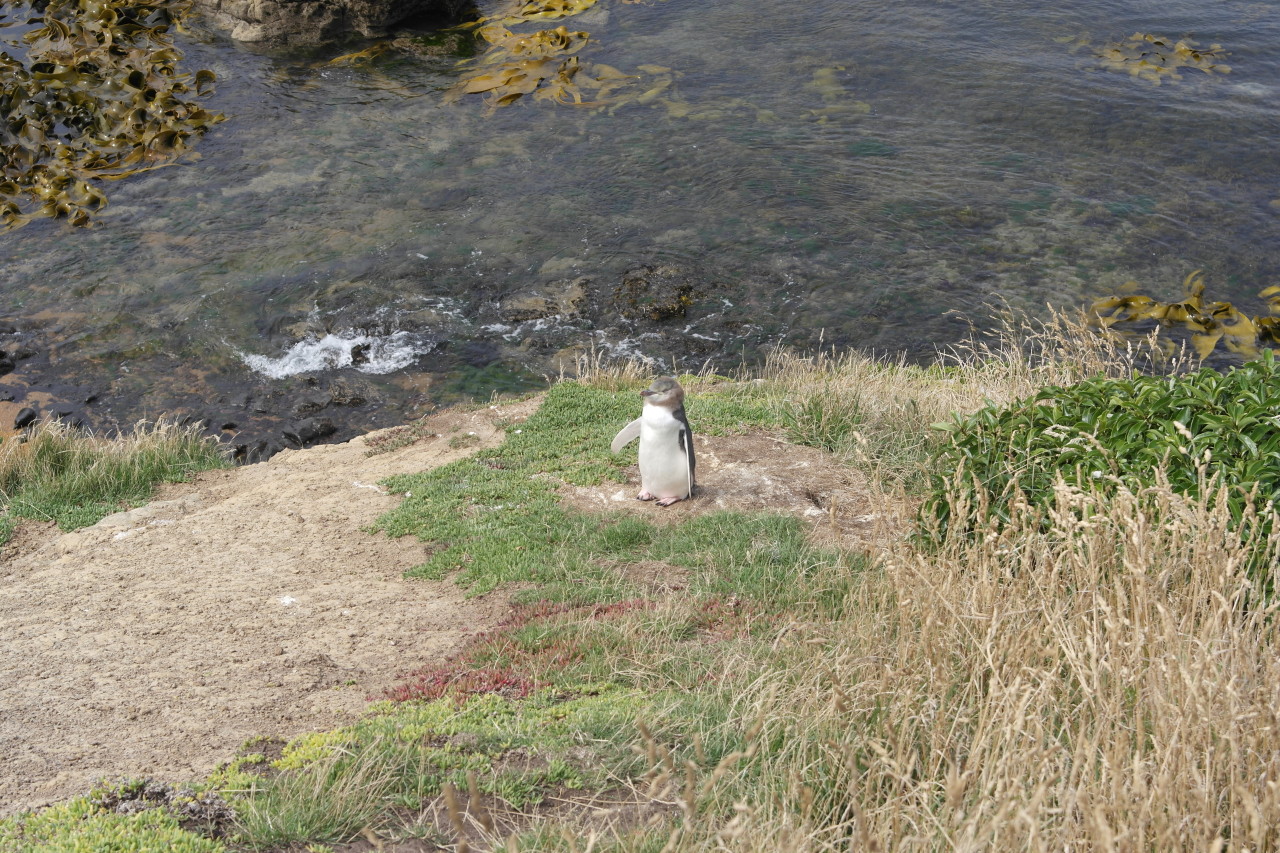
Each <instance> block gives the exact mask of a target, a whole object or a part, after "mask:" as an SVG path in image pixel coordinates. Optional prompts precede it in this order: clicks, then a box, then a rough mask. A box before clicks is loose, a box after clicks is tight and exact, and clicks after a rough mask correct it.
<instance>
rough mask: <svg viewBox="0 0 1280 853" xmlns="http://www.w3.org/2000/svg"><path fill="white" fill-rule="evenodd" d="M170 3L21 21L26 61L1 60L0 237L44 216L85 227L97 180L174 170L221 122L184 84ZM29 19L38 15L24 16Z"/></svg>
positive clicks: (130, 1)
mask: <svg viewBox="0 0 1280 853" xmlns="http://www.w3.org/2000/svg"><path fill="white" fill-rule="evenodd" d="M186 8H187V7H186V5H185V4H184V3H181V2H168V0H51V2H49V3H47V4H45V5H42V6H41V7H40V8H39V9H38V16H37V17H32V18H31V19H30V21H31V22H33V23H38V24H39V25H40V26H38V27H36V28H35V29H32V30H31V31H29V32H27V33H26V34H25V35H24V36H23V41H24V42H25V47H24V49H23V52H25V59H19V58H15V57H14V56H12V55H10V54H9V53H7V52H2V51H0V227H3V228H6V229H9V228H15V227H18V226H20V225H23V224H25V223H26V222H28V221H30V220H31V219H33V218H36V217H41V216H52V217H63V218H66V219H67V220H68V221H69V222H70V223H71V224H73V225H79V226H83V225H88V224H90V222H91V221H92V216H93V214H94V213H96V212H97V211H99V210H101V209H102V208H103V207H105V206H106V204H107V198H106V195H105V193H104V192H103V191H102V189H101V188H100V187H99V185H98V184H99V182H100V181H102V180H118V179H120V178H125V177H129V176H131V175H136V174H138V173H141V172H146V171H150V170H152V169H156V168H159V167H161V166H166V165H171V164H173V162H174V161H175V160H176V159H177V158H178V157H179V156H180V155H182V154H183V153H184V152H185V151H187V150H188V148H189V147H190V145H191V143H192V141H193V140H194V139H195V138H197V137H199V136H200V135H202V134H203V133H204V132H205V131H206V130H207V129H208V128H209V127H210V126H212V125H213V124H215V123H217V122H219V121H221V120H222V118H223V116H222V115H220V114H218V113H214V112H210V111H208V110H206V109H204V108H203V107H202V106H201V105H200V104H199V102H198V100H197V99H198V98H200V97H201V96H203V95H205V94H207V93H209V92H210V91H211V89H212V86H213V83H214V80H215V78H214V74H213V72H211V71H207V70H200V71H197V72H196V73H195V74H189V73H183V72H182V71H181V69H180V67H179V64H180V61H181V59H182V54H181V52H180V51H179V50H178V49H177V48H176V47H175V46H174V44H173V40H172V37H171V36H170V29H171V28H172V27H173V26H175V25H176V23H177V21H178V19H179V18H180V16H181V15H182V13H183V12H184V11H185V10H186ZM32 11H33V12H34V11H36V10H32Z"/></svg>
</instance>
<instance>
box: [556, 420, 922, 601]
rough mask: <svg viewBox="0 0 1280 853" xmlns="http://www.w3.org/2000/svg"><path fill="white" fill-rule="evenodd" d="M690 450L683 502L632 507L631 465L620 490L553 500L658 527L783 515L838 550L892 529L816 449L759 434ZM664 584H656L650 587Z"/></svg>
mask: <svg viewBox="0 0 1280 853" xmlns="http://www.w3.org/2000/svg"><path fill="white" fill-rule="evenodd" d="M693 446H694V450H695V452H696V453H697V459H698V469H697V472H698V476H697V488H696V490H695V491H694V499H693V500H691V501H681V502H680V503H677V504H674V505H672V506H670V507H660V506H657V505H656V504H654V503H651V502H645V501H638V500H636V499H635V497H636V492H637V491H638V490H639V483H640V471H639V468H638V467H637V466H635V465H632V466H631V467H630V468H628V469H627V477H628V480H627V484H626V485H623V486H620V485H618V484H617V483H606V484H604V485H601V486H588V487H582V486H566V487H564V488H562V489H561V492H560V493H561V497H562V498H563V499H564V500H566V501H567V502H568V503H570V504H571V505H573V506H576V507H578V508H579V509H583V510H587V511H593V512H605V511H622V512H627V513H633V514H636V515H641V516H643V517H644V518H646V519H648V520H650V521H656V522H666V523H675V522H678V521H680V520H682V519H685V518H688V517H689V516H691V515H692V516H696V515H705V514H707V513H712V512H722V511H726V510H729V511H733V512H779V513H785V514H789V515H796V516H799V517H801V518H804V519H805V520H807V521H808V522H810V523H811V524H812V528H811V537H812V538H813V539H814V540H815V541H818V542H820V543H823V544H828V545H839V546H841V547H845V548H866V547H867V546H868V545H869V544H870V543H871V542H873V541H875V540H877V538H878V537H879V535H880V534H881V532H882V531H883V529H884V527H885V526H886V525H889V526H894V525H895V524H897V520H896V518H895V517H894V515H895V513H896V512H897V510H895V509H893V508H890V507H887V506H873V504H872V498H871V493H870V489H869V487H868V485H867V479H866V477H865V476H864V475H863V474H862V473H861V472H859V471H857V470H856V469H853V468H850V467H848V466H847V465H842V464H840V463H839V462H837V461H836V460H835V459H833V458H832V457H831V455H830V454H828V453H825V452H823V451H821V450H818V449H816V448H812V447H799V446H797V445H794V444H789V443H787V442H786V441H784V440H782V439H780V438H776V437H774V436H770V435H764V434H760V433H753V434H749V435H733V436H714V435H712V436H708V435H695V436H694V445H693ZM634 452H635V451H634V449H633V450H632V453H633V454H634ZM651 574H655V575H661V574H662V572H661V571H657V570H652V571H651ZM671 580H673V579H672V578H670V577H665V578H662V577H659V578H658V579H657V580H656V581H655V583H657V584H659V585H660V584H661V583H663V582H670V581H671Z"/></svg>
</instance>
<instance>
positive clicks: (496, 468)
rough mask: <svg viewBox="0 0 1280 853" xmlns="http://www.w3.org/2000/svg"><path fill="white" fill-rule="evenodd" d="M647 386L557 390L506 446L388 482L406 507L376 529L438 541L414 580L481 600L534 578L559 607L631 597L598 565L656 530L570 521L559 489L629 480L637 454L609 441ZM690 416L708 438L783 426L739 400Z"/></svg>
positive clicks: (708, 399)
mask: <svg viewBox="0 0 1280 853" xmlns="http://www.w3.org/2000/svg"><path fill="white" fill-rule="evenodd" d="M639 387H640V386H638V387H637V389H636V390H632V391H606V390H602V389H597V388H591V387H588V386H585V385H580V384H577V383H562V384H560V385H557V386H555V387H554V388H552V389H551V391H549V392H548V393H547V397H546V399H545V401H544V402H543V404H542V406H541V407H539V409H538V411H537V412H536V413H534V415H532V416H531V417H530V418H529V419H528V420H527V421H526V422H524V423H523V424H521V426H520V428H519V430H518V431H516V430H514V429H513V430H511V431H509V432H508V435H507V438H506V441H505V442H504V443H503V444H502V446H501V447H498V448H494V449H491V450H482V451H480V452H479V453H477V454H475V455H474V456H471V457H469V458H467V459H461V460H458V461H457V462H453V463H451V464H449V465H445V466H443V467H441V468H436V469H434V470H431V471H428V472H425V473H422V474H410V475H404V476H398V477H392V478H390V479H389V480H387V481H386V483H385V485H386V486H387V488H388V489H389V490H391V491H393V492H398V493H401V494H404V495H406V498H405V500H404V502H403V503H402V504H401V505H400V506H399V507H398V508H396V509H395V510H392V511H391V512H389V513H387V514H386V515H384V516H383V517H382V518H381V519H380V520H379V521H378V522H377V524H376V525H375V529H378V530H382V531H385V532H386V533H388V534H389V535H392V536H404V535H410V534H412V535H416V536H418V537H419V538H420V539H422V540H423V541H427V542H431V543H433V545H434V546H435V548H436V550H435V552H434V553H433V554H432V555H431V557H430V559H428V560H427V561H426V562H425V563H423V564H422V565H420V566H418V567H416V568H415V569H413V570H412V572H411V574H412V575H415V576H420V577H429V578H440V577H445V576H446V575H454V576H455V577H456V578H457V581H458V583H460V584H462V585H464V586H466V587H468V588H469V590H470V591H471V592H472V593H473V594H482V593H485V592H488V591H489V590H491V589H493V588H495V587H496V586H498V585H500V584H504V583H513V582H522V581H533V582H537V583H540V584H543V585H546V586H548V587H551V589H549V590H548V591H546V592H545V594H546V595H549V596H551V597H556V598H572V599H575V600H580V601H586V600H590V601H599V600H605V599H610V598H613V599H616V598H618V597H624V596H625V595H627V594H628V593H627V590H626V589H625V588H624V587H622V586H619V585H618V584H617V583H615V582H613V581H612V580H611V578H610V574H611V573H610V572H609V571H608V570H607V568H606V567H604V566H603V565H602V564H601V562H600V561H601V560H602V559H607V558H624V557H625V558H633V557H635V556H637V554H638V548H639V546H641V545H642V544H643V543H646V542H648V541H650V540H652V539H653V538H654V531H653V529H652V527H651V526H650V525H647V524H645V523H643V522H639V521H636V520H634V519H626V518H622V517H604V518H601V517H594V516H587V515H583V514H579V513H574V512H571V511H569V510H567V509H566V508H565V507H563V506H562V505H561V504H560V502H559V499H558V496H557V494H556V488H557V486H558V485H560V484H561V483H567V484H570V485H577V486H592V485H598V484H600V483H602V482H606V481H612V482H618V483H621V482H622V481H623V479H624V477H623V473H622V472H623V469H624V468H625V467H626V465H627V464H628V462H629V461H630V460H631V459H632V458H634V455H633V454H631V455H629V454H626V453H619V454H613V453H610V451H609V442H610V441H611V440H612V438H613V436H614V434H615V433H616V432H617V431H618V430H619V429H621V428H622V427H623V426H624V425H625V424H627V423H628V422H629V421H631V420H633V419H634V418H636V417H637V416H638V415H639V410H640V398H639V396H638V394H637V393H636V392H637V391H638V388H639ZM689 409H690V418H691V419H692V420H693V422H694V424H695V429H698V430H700V431H705V432H707V433H711V434H723V433H725V432H728V431H733V430H743V429H748V428H752V427H764V426H773V425H775V424H776V423H777V418H776V417H775V416H774V415H773V414H772V413H771V412H770V411H769V410H768V409H767V408H765V407H764V406H761V405H759V404H756V403H753V402H752V401H750V400H744V399H741V398H738V397H734V396H730V395H721V396H717V395H715V394H714V393H712V394H704V395H700V396H699V397H698V398H697V402H696V404H695V403H691V404H690V407H689ZM455 573H456V574H455ZM584 585H586V586H587V587H588V588H589V590H588V591H587V592H584V591H583V587H584Z"/></svg>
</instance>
